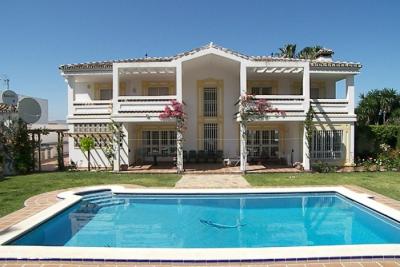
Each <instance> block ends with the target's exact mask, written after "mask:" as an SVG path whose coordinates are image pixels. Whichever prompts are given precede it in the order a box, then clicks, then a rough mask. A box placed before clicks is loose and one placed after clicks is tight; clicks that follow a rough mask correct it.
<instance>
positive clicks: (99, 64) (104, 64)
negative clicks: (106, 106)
mask: <svg viewBox="0 0 400 267" xmlns="http://www.w3.org/2000/svg"><path fill="white" fill-rule="evenodd" d="M211 48H214V49H217V50H220V51H223V52H225V53H229V54H232V55H235V56H237V57H240V58H243V59H247V60H254V61H288V62H290V61H292V62H310V64H312V65H313V66H335V65H339V66H340V65H343V64H345V65H347V66H349V67H357V68H361V63H359V62H352V61H332V62H321V61H317V60H310V59H301V58H285V57H278V56H267V55H259V56H249V55H246V54H243V53H241V52H238V51H235V50H233V49H229V48H226V47H223V46H220V45H218V44H215V43H214V42H209V43H207V44H205V45H202V46H199V47H195V48H193V49H191V50H188V51H186V52H181V53H177V54H175V55H173V56H164V57H162V56H155V57H138V58H128V59H115V60H102V61H90V62H83V63H72V64H63V65H60V66H59V69H60V70H62V71H69V70H70V71H72V70H79V69H90V70H93V69H95V70H97V69H98V70H104V69H109V68H112V64H113V63H130V62H168V61H173V60H177V59H179V58H182V57H185V56H189V55H193V54H195V53H197V52H200V51H203V50H206V49H211Z"/></svg>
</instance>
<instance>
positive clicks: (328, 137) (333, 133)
mask: <svg viewBox="0 0 400 267" xmlns="http://www.w3.org/2000/svg"><path fill="white" fill-rule="evenodd" d="M342 143H343V130H316V131H314V132H313V136H312V146H311V158H313V159H340V158H342Z"/></svg>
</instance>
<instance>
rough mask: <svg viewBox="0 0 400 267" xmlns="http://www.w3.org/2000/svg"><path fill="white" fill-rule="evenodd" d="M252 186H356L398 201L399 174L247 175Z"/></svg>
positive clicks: (399, 191) (399, 198)
mask: <svg viewBox="0 0 400 267" xmlns="http://www.w3.org/2000/svg"><path fill="white" fill-rule="evenodd" d="M245 177H246V179H247V181H248V182H249V183H250V184H251V185H252V186H296V185H345V184H348V185H358V186H361V187H364V188H367V189H369V190H372V191H375V192H378V193H380V194H382V195H386V196H388V197H391V198H394V199H397V200H400V173H399V172H353V173H326V174H321V173H273V174H272V173H271V174H247V175H246V176H245Z"/></svg>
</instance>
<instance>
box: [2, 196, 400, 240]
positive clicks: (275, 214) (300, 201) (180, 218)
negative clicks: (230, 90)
mask: <svg viewBox="0 0 400 267" xmlns="http://www.w3.org/2000/svg"><path fill="white" fill-rule="evenodd" d="M389 243H400V223H398V222H395V221H393V220H391V219H389V218H386V217H384V216H382V215H380V214H378V213H376V212H374V211H372V210H370V209H367V208H365V207H363V206H361V205H359V204H357V203H355V202H353V201H351V200H349V199H347V198H345V197H343V196H341V195H339V194H336V193H304V194H297V193H296V194H234V195H151V196H149V195H128V194H125V195H113V194H111V192H109V191H103V192H97V193H92V194H89V195H85V196H84V197H83V200H82V201H80V202H79V203H77V204H75V205H74V206H72V207H70V208H69V209H67V210H65V211H64V212H62V213H60V214H58V215H57V216H55V217H53V218H52V219H50V220H49V221H47V222H45V223H43V224H42V225H40V226H38V227H37V228H35V229H33V230H32V231H30V232H28V233H26V234H25V235H23V236H22V237H20V238H19V239H17V240H15V241H13V242H11V243H10V245H41V246H77V247H132V248H153V247H158V248H243V247H246V248H254V247H287V246H317V245H347V244H389Z"/></svg>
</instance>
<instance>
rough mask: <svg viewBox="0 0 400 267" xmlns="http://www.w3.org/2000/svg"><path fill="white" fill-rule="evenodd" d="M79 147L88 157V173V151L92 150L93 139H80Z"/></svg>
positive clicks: (86, 137) (87, 137)
mask: <svg viewBox="0 0 400 267" xmlns="http://www.w3.org/2000/svg"><path fill="white" fill-rule="evenodd" d="M79 146H80V148H81V149H82V150H83V151H84V152H87V156H88V171H90V151H91V150H92V149H93V148H94V139H93V137H90V136H85V137H82V138H80V140H79Z"/></svg>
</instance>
